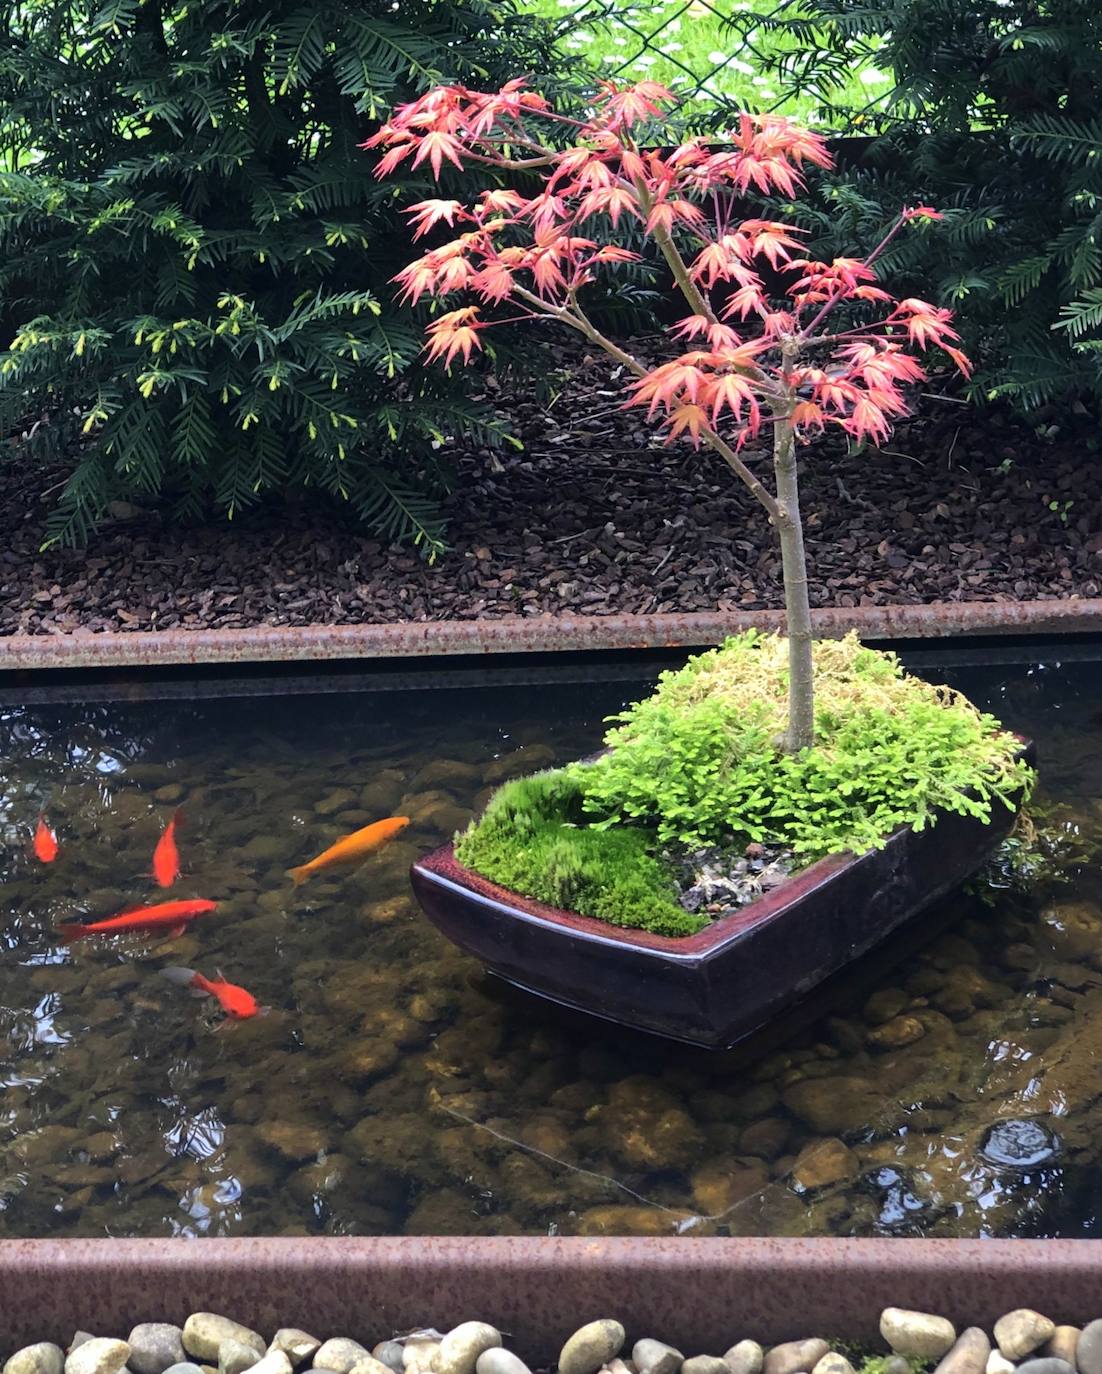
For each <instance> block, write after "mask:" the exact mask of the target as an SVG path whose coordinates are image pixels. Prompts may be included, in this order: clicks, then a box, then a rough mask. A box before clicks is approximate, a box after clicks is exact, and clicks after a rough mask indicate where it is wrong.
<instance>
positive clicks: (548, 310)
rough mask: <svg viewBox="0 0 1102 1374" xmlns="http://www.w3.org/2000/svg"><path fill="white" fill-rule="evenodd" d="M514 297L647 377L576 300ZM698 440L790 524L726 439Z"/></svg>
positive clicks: (521, 292)
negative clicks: (562, 303)
mask: <svg viewBox="0 0 1102 1374" xmlns="http://www.w3.org/2000/svg"><path fill="white" fill-rule="evenodd" d="M513 293H514V295H517V296H519V297H520V298H521V299H522V300H526V301H528V302H529V303H530V304H531V305H533V306H534V307H535V308H536V309H537V310H538V311H540V312H541V313H542V314H544V315H546V316H548V317H550V318H551V319H555V320H558V321H560V322H561V323H562V324H565V325H568V326H569V327H570V328H571V329H575V330H577V332H578V333H579V334H582V335H584V336H585V337H586V338H587V339H588V340H589V341H590V343H594V344H596V345H597V347H598V348H601V349H603V350H604V351H605V352H606V353H607V354H608V355H609V356H610V357H611V358H615V359H616V361H617V362H618V363H622V364H623V365H624V366H625V367H626V368H627V369H628V370H629V371H630V372H632V373H634V375H635V376H636V377H646V376H648V375H649V369H648V368H646V367H644V366H643V364H642V363H641V362H640V361H639V359H638V358H635V357H633V356H632V355H631V354H630V353H628V352H627V351H626V350H624V349H622V348H621V347H620V346H619V344H615V343H613V342H612V340H611V339H610V338H608V336H607V335H605V334H602V333H601V331H600V330H599V329H598V328H597V326H596V325H595V324H594V323H593V321H592V320H591V319H590V318H589V316H588V315H587V314H586V313H585V311H584V310H583V309H582V307H581V306H580V305H579V304H578V302H577V297H573V296H572V297H571V305H570V308H569V309H567V308H566V307H565V306H554V305H548V304H547V302H546V301H543V300H541V299H540V297H539V296H537V295H536V294H535V293H534V292H532V291H528V290H527V289H526V288H525V287H523V286H514V288H513ZM700 437H701V438H702V439H703V440H704V442H705V443H706V444H707V445H708V447H709V448H710V449H712V450H713V451H714V452H716V453H718V454H719V456H720V457H721V458H722V459H723V461H724V462H725V463H726V464H727V466H728V467H729V468H730V469H731V471H732V472H733V473H734V474H735V476H736V477H738V478H739V480H740V481H741V482H742V483H743V485H744V486H745V487H746V489H747V490H748V491H749V492H750V494H751V495H752V496H754V497H755V498H756V499H757V500H758V501H759V502H760V503H761V505H763V506H764V507H765V509H766V511H767V512H768V513H769V518H770V519H771V520H772V521H773V522H774V523H775V524H776V525H777V527H778V528H780V527H781V526H787V525H788V524H789V516H788V511H787V510H786V509H785V507H784V506H783V505H782V504H781V503H780V502H779V501H778V500H777V499H776V498H775V497H774V496H773V494H772V493H771V492H770V491H769V490H768V489H767V488H766V487H765V486H763V485H762V483H761V481H760V480H759V479H758V478H757V477H755V476H754V474H753V473H752V472H751V471H750V469H749V468H748V467H747V466H746V464H745V463H744V462H743V461H742V459H741V458H740V457H739V455H738V454H737V453H736V451H735V450H734V449H733V448H732V447H731V445H730V444H729V443H728V442H727V440H726V439H724V438H722V437H721V436H720V435H719V434H717V433H716V431H715V430H714V429H712V427H711V426H710V425H702V426H701V427H700Z"/></svg>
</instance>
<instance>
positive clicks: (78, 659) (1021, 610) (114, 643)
mask: <svg viewBox="0 0 1102 1374" xmlns="http://www.w3.org/2000/svg"><path fill="white" fill-rule="evenodd" d="M812 617H813V619H814V622H815V627H816V631H817V633H818V634H820V635H821V636H823V637H824V638H838V637H840V636H842V635H844V634H847V633H848V632H849V631H850V630H856V632H857V633H858V634H859V635H860V636H861V637H862V638H863V639H868V640H895V639H935V640H945V639H954V638H971V637H973V636H975V637H984V638H993V637H1020V636H1032V635H1068V634H1091V633H1097V632H1098V631H1100V630H1102V598H1083V599H1069V600H1048V601H1022V602H1015V601H960V602H936V603H933V604H931V605H905V606H856V607H844V606H827V607H820V608H819V609H817V610H814V611H813V612H812ZM751 627H756V628H758V629H762V630H783V628H784V612H783V611H686V612H683V613H669V614H661V615H627V614H617V615H606V616H579V615H543V616H531V617H528V616H507V617H503V618H501V619H498V620H428V621H405V622H401V623H398V624H392V625H390V624H388V625H380V624H364V625H302V626H250V627H248V628H245V629H219V630H138V631H133V632H126V631H105V632H103V633H93V632H92V631H80V630H78V631H74V632H73V633H71V634H44V635H10V636H7V637H4V638H0V672H4V671H11V672H21V671H28V670H40V671H54V670H59V669H97V668H157V667H174V666H182V665H202V664H237V665H240V666H242V667H245V666H251V665H254V664H262V663H320V662H337V661H340V660H345V661H348V660H356V659H400V658H436V657H449V656H458V655H471V656H482V655H494V654H542V653H548V654H550V653H562V652H577V651H579V650H585V651H590V652H592V651H613V650H624V649H673V648H698V647H700V646H702V645H707V644H715V643H718V642H719V641H720V640H722V639H723V638H724V637H725V636H726V635H729V634H735V633H737V632H738V631H740V630H745V629H749V628H751Z"/></svg>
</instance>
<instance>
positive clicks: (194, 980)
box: [161, 968, 267, 1021]
mask: <svg viewBox="0 0 1102 1374" xmlns="http://www.w3.org/2000/svg"><path fill="white" fill-rule="evenodd" d="M161 976H162V977H163V978H167V979H168V981H169V982H170V983H175V984H176V985H177V987H181V988H194V989H195V990H196V991H197V992H201V993H204V994H205V995H206V996H207V997H213V998H214V999H215V1001H216V1002H217V1003H218V1005H219V1006H220V1007H221V1008H222V1010H223V1011H224V1012H225V1013H226V1015H227V1016H228V1017H230V1019H231V1020H233V1021H247V1020H248V1018H249V1017H250V1016H260V1015H261V1014H262V1013H263V1012H265V1011H266V1010H267V1008H266V1007H262V1006H261V1005H260V1003H259V1002H258V1001H257V1000H256V998H255V997H254V996H253V995H252V993H251V992H248V991H246V989H245V988H239V987H238V986H237V984H236V983H227V982H226V980H225V979H224V978H223V977H222V973H221V970H219V973H218V977H217V978H204V977H203V975H202V974H201V973H197V972H196V971H195V969H193V968H163V969H161Z"/></svg>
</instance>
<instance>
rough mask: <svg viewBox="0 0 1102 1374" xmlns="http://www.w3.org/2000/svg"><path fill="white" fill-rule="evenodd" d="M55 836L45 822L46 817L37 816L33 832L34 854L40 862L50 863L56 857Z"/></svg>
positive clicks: (56, 845)
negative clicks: (36, 823)
mask: <svg viewBox="0 0 1102 1374" xmlns="http://www.w3.org/2000/svg"><path fill="white" fill-rule="evenodd" d="M57 850H58V844H57V836H56V835H55V834H54V832H53V831H52V830H51V829H50V827H49V826H48V825H47V824H46V817H45V816H39V818H38V825H37V826H36V827H35V832H34V856H35V858H36V859H38V860H39V861H40V862H41V863H44V864H52V863H53V861H54V860H55V859H56V858H57Z"/></svg>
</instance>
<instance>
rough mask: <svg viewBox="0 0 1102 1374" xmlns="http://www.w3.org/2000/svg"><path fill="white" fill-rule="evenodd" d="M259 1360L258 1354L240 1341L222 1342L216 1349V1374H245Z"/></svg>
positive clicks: (253, 1348) (251, 1347)
mask: <svg viewBox="0 0 1102 1374" xmlns="http://www.w3.org/2000/svg"><path fill="white" fill-rule="evenodd" d="M259 1360H260V1352H259V1351H258V1350H257V1349H256V1348H255V1346H251V1345H243V1344H242V1343H241V1342H240V1341H223V1342H222V1344H221V1345H220V1346H219V1347H218V1374H245V1370H246V1369H252V1367H253V1365H254V1364H257V1363H258V1362H259Z"/></svg>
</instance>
